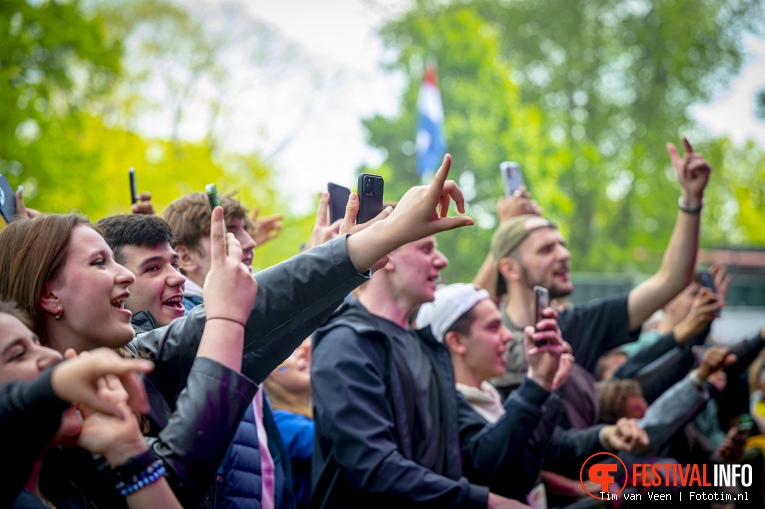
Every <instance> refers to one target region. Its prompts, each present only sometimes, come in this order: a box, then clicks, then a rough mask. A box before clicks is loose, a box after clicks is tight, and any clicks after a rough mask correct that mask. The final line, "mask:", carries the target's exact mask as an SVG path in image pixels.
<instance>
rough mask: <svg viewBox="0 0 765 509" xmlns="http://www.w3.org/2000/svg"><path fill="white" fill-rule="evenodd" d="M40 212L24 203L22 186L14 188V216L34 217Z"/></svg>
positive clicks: (22, 217) (39, 214) (20, 217)
mask: <svg viewBox="0 0 765 509" xmlns="http://www.w3.org/2000/svg"><path fill="white" fill-rule="evenodd" d="M41 215H42V214H41V213H40V212H38V211H36V210H35V209H29V208H27V206H26V205H24V188H23V187H21V186H19V187H18V189H16V217H17V218H18V219H34V218H36V217H38V216H41Z"/></svg>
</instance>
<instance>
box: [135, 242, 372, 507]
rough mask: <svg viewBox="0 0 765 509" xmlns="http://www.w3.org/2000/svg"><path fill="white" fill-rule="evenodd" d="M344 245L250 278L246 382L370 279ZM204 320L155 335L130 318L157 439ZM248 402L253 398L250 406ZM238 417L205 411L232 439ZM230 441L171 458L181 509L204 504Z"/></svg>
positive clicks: (150, 326) (177, 323)
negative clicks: (144, 357)
mask: <svg viewBox="0 0 765 509" xmlns="http://www.w3.org/2000/svg"><path fill="white" fill-rule="evenodd" d="M345 239H346V237H338V238H336V239H333V240H332V241H330V242H327V243H325V244H322V245H320V246H317V247H315V248H313V249H310V250H308V251H305V252H303V253H301V254H299V255H297V256H294V257H292V258H290V259H289V260H286V261H284V262H282V263H279V264H278V265H275V266H273V267H270V268H268V269H265V270H263V271H261V272H259V273H257V274H256V275H255V279H256V280H257V281H258V295H257V297H256V299H255V303H254V305H253V308H252V311H251V312H250V316H249V319H248V321H247V324H246V327H245V341H244V343H245V346H244V353H243V357H242V374H243V375H245V376H246V377H247V378H249V379H250V380H252V381H254V382H255V383H260V382H262V381H263V380H264V379H265V378H266V377H267V376H268V374H269V373H270V372H271V371H273V370H274V368H276V367H277V366H278V365H279V364H280V363H281V362H283V361H284V360H285V359H286V358H287V357H289V355H290V354H291V353H292V352H293V351H294V350H295V348H297V347H298V346H299V345H300V344H301V343H302V342H303V341H304V340H305V338H306V337H308V336H309V335H310V334H311V333H312V332H313V331H314V330H315V329H316V328H317V327H318V326H319V325H321V324H322V323H324V321H325V320H326V319H327V318H328V317H329V316H330V315H331V314H332V312H333V311H334V310H335V309H337V307H338V306H339V305H340V303H341V302H342V301H343V299H344V298H345V297H346V295H348V293H350V291H351V290H353V289H354V288H355V287H356V286H358V285H359V284H361V283H363V282H364V281H366V279H368V277H369V274H368V273H367V274H366V275H361V274H359V273H358V271H357V270H356V269H355V268H354V266H353V264H352V262H351V260H350V258H349V256H348V251H347V248H346V244H345ZM205 321H206V317H205V306H204V304H202V305H200V306H197V307H195V308H194V309H193V310H192V311H191V312H189V314H188V315H187V316H185V317H183V318H178V319H176V320H174V321H173V322H172V323H171V324H170V325H168V326H166V327H161V328H156V324H155V323H153V320H152V319H151V317H150V315H149V314H148V313H138V314H137V315H136V321H135V322H134V326H136V328H137V329H138V330H141V331H144V330H145V331H146V332H141V333H139V334H138V335H137V336H136V338H135V339H134V340H133V341H132V342H131V343H130V344H129V345H128V347H129V348H130V349H131V350H132V351H133V352H144V353H146V354H148V356H149V357H150V358H151V359H152V360H153V361H154V363H155V366H156V367H155V369H154V372H153V373H152V375H151V376H150V377H147V380H146V389H147V393H148V396H149V402H150V405H151V419H152V421H153V422H152V429H153V433H152V434H156V435H158V436H159V437H160V438H162V436H163V435H162V433H163V432H164V431H162V432H160V431H159V430H162V429H163V428H164V427H165V426H166V423H168V422H170V421H169V419H170V417H169V416H170V413H171V412H173V411H175V410H176V407H177V405H176V400H177V398H178V394H179V393H180V392H181V391H182V390H183V389H184V387H186V383H187V379H188V376H189V372H190V370H191V366H192V365H193V364H194V362H195V358H196V353H197V349H198V347H199V342H200V340H201V339H202V332H203V331H204V325H205ZM253 394H254V392H253ZM251 401H252V395H250V398H249V401H248V403H249V402H251ZM245 408H246V406H245ZM243 411H244V409H243ZM243 411H242V413H238V414H237V413H234V412H231V413H230V415H225V414H227V413H229V412H228V411H227V410H225V408H224V409H223V410H219V409H217V408H216V409H215V411H214V412H211V411H210V410H209V409H207V410H206V412H207V413H208V414H217V415H215V416H214V417H215V418H219V419H225V424H224V423H221V426H225V427H226V430H229V429H230V431H231V432H232V433H233V432H234V431H235V430H236V427H237V424H238V423H239V421H240V420H241V418H242V415H243ZM221 435H222V436H226V435H225V434H224V433H221ZM232 436H233V435H230V436H228V437H227V440H228V441H226V442H225V446H223V447H221V446H220V443H217V442H216V444H211V445H214V447H213V448H214V449H215V451H214V452H215V454H214V457H213V456H212V451H210V452H208V453H204V454H202V455H198V452H199V451H198V450H197V446H196V445H195V446H194V447H182V448H181V449H180V453H179V454H177V455H175V456H173V457H172V458H171V460H172V461H174V462H176V463H175V464H173V463H172V462H171V463H170V465H168V466H169V467H172V469H173V470H178V471H181V472H183V473H184V474H183V475H182V476H179V477H178V478H177V479H171V480H172V481H174V482H173V484H172V486H173V490H174V491H175V493H176V495H177V496H178V497H179V499H181V501H182V503H183V506H184V507H196V506H198V505H199V504H200V503H201V502H202V499H203V497H204V495H205V493H207V492H208V489H209V487H210V486H211V485H212V483H213V481H214V480H215V478H216V471H217V468H218V465H219V464H220V461H221V458H222V457H223V455H224V453H225V452H226V448H227V447H228V444H229V442H230V441H231V437H232ZM163 459H164V458H163ZM169 469H170V468H169ZM176 481H179V482H176Z"/></svg>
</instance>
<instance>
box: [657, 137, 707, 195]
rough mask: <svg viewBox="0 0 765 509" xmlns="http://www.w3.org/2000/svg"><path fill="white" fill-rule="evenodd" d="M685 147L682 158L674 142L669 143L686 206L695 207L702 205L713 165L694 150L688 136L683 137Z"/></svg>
mask: <svg viewBox="0 0 765 509" xmlns="http://www.w3.org/2000/svg"><path fill="white" fill-rule="evenodd" d="M683 147H684V149H685V154H684V155H683V157H682V158H681V157H680V154H679V153H678V151H677V148H676V147H675V146H674V145H673V144H672V143H667V153H668V154H669V159H670V160H671V161H672V166H673V167H674V168H675V175H677V181H678V182H679V183H680V187H681V188H682V192H683V200H684V201H685V204H686V206H688V207H689V208H692V209H695V208H698V207H699V206H700V205H701V199H702V197H703V196H704V189H705V188H706V187H707V183H708V182H709V175H710V174H711V173H712V167H711V166H709V163H707V162H706V160H704V158H703V157H702V156H701V154H697V153H695V152H694V151H693V147H692V146H691V143H690V142H689V141H688V138H686V137H683Z"/></svg>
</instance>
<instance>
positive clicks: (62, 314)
mask: <svg viewBox="0 0 765 509" xmlns="http://www.w3.org/2000/svg"><path fill="white" fill-rule="evenodd" d="M62 316H64V310H63V309H61V306H59V307H58V313H56V316H55V318H56V321H57V322H58V321H59V320H61V317H62Z"/></svg>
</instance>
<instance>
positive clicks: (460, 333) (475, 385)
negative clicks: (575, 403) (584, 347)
mask: <svg viewBox="0 0 765 509" xmlns="http://www.w3.org/2000/svg"><path fill="white" fill-rule="evenodd" d="M546 315H547V318H545V319H543V320H541V321H540V322H539V324H537V328H540V326H542V322H545V321H554V320H555V316H556V315H555V312H554V311H552V310H551V309H548V310H547V311H546ZM416 323H417V326H418V327H429V329H430V330H431V332H432V333H433V336H434V337H435V338H436V340H438V341H440V342H442V343H444V344H445V345H446V346H447V347H448V349H449V352H450V353H451V359H452V365H453V367H454V376H455V382H456V388H457V390H458V391H459V392H460V393H461V394H462V395H463V396H464V397H465V399H466V400H467V402H468V403H469V404H470V405H471V406H472V407H473V409H474V410H475V411H476V412H478V413H479V414H480V415H481V417H483V418H484V419H485V420H486V421H487V422H489V423H494V422H497V421H498V420H499V419H501V418H502V417H503V416H504V415H505V413H506V409H505V406H504V405H503V401H502V397H501V395H500V393H499V391H497V389H495V388H494V387H493V386H492V385H491V384H490V383H489V382H488V381H487V380H488V379H490V378H493V377H496V376H498V375H501V374H502V373H504V370H505V352H506V345H507V343H508V342H510V341H513V333H512V332H511V331H510V330H508V329H507V328H506V327H505V326H504V325H503V323H502V316H501V314H500V311H499V308H498V307H497V305H496V304H495V303H494V301H493V300H491V298H490V295H489V293H488V292H487V291H486V290H482V289H478V288H476V287H475V286H473V285H472V284H464V283H455V284H451V285H448V286H443V287H441V288H439V289H438V290H437V291H436V293H435V300H434V301H433V302H428V303H425V304H423V305H422V306H421V307H420V310H419V313H418V315H417V320H416ZM527 329H528V330H527V331H524V335H525V334H527V333H530V332H531V331H532V330H533V328H532V327H528V328H527ZM525 346H526V350H527V355H528V356H529V357H530V358H531V357H532V356H535V355H538V350H539V348H538V347H532V348H529V346H530V345H525ZM564 348H565V353H564V354H563V355H562V356H561V360H560V367H559V368H558V371H557V372H556V373H555V377H554V378H553V379H552V381H551V386H550V389H551V390H552V391H557V389H558V388H560V386H561V384H562V383H563V382H564V381H565V379H566V377H567V376H568V372H569V370H570V368H571V366H572V363H573V361H574V358H573V356H572V355H571V354H570V351H571V349H570V346H569V345H568V344H565V343H564ZM562 410H563V409H562V406H561V404H560V401H559V400H558V398H557V395H556V396H555V397H551V398H550V399H549V400H548V403H547V404H546V405H545V412H544V415H543V417H542V419H543V420H544V421H545V422H547V423H550V422H552V423H557V422H558V420H559V418H560V415H561V413H562ZM554 428H555V424H553V425H552V426H539V427H538V428H537V430H536V431H535V433H534V440H535V441H537V442H540V443H548V442H549V443H550V447H547V448H543V449H542V450H541V455H540V456H541V457H540V458H538V459H539V464H538V468H537V470H536V471H535V472H534V475H536V474H537V473H541V474H542V477H543V478H544V479H545V481H548V480H549V482H551V483H553V485H554V486H555V487H556V492H557V493H560V490H562V489H563V487H568V486H572V487H578V488H580V489H579V491H581V493H579V491H577V492H576V493H575V494H576V495H581V496H584V495H586V494H585V493H584V491H583V490H582V489H581V485H580V484H579V480H578V479H574V477H576V472H575V470H576V469H573V470H571V471H570V472H569V471H567V470H566V469H565V468H563V469H561V468H558V469H557V470H558V471H559V472H565V473H566V475H567V476H568V477H566V476H564V475H560V474H555V473H553V472H540V470H541V467H542V464H543V463H544V462H545V461H551V460H552V461H555V463H556V465H557V466H558V467H560V466H561V465H580V464H581V462H582V461H583V460H584V459H586V458H587V457H588V456H590V455H591V454H593V453H595V452H599V451H600V450H603V449H602V448H609V449H613V450H624V449H628V448H631V446H632V445H634V444H633V443H632V442H629V441H625V440H623V438H624V437H625V436H640V437H642V439H641V440H645V439H647V436H646V435H645V432H644V431H643V430H642V429H640V428H639V427H638V426H637V424H636V422H635V421H634V420H628V419H623V420H620V421H619V422H618V423H617V425H616V426H602V425H599V426H591V427H589V428H588V429H586V430H582V431H574V432H571V431H563V430H561V429H557V430H555V431H554ZM598 438H599V439H598ZM645 443H646V442H642V445H645ZM567 489H568V488H567ZM572 494H573V493H572ZM515 495H516V496H518V494H515ZM526 500H527V501H528V503H529V504H530V505H531V506H532V507H547V503H546V494H545V488H544V485H543V484H541V479H540V482H538V483H537V485H536V486H535V487H534V488H533V489H532V490H530V492H529V493H527V494H526Z"/></svg>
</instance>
